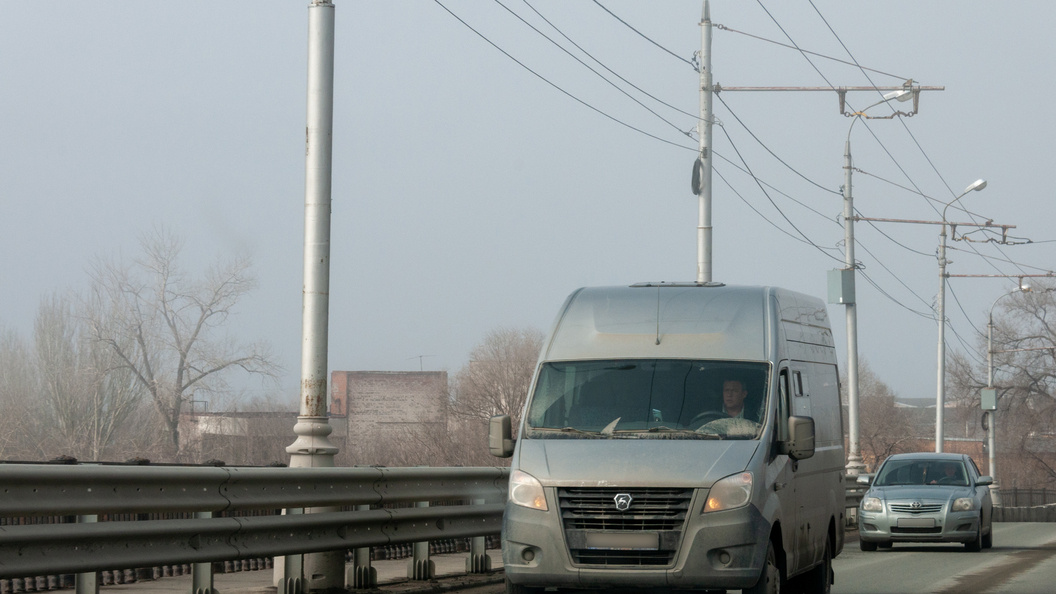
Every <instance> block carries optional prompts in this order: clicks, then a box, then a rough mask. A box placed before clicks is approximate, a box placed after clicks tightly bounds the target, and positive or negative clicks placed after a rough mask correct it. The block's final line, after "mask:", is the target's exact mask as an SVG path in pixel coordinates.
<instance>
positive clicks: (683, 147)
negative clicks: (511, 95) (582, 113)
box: [433, 0, 697, 152]
mask: <svg viewBox="0 0 1056 594" xmlns="http://www.w3.org/2000/svg"><path fill="white" fill-rule="evenodd" d="M433 2H435V3H436V4H437V5H438V6H439V7H440V8H442V9H444V11H445V12H447V14H449V15H451V16H452V17H454V18H455V20H457V21H458V22H460V23H462V24H463V25H464V26H465V27H466V28H467V29H469V30H470V31H472V32H474V33H476V34H477V36H478V37H480V38H481V39H483V40H484V41H485V42H487V43H488V45H490V46H491V47H493V48H495V49H497V50H499V51H500V52H502V54H503V55H504V56H506V57H507V58H509V59H511V60H513V61H514V62H515V63H516V64H517V65H518V66H520V67H521V68H524V69H525V70H527V71H528V72H530V73H531V74H533V75H534V76H535V77H536V78H538V79H539V80H541V81H543V82H545V83H546V84H548V85H550V86H551V87H553V88H554V89H556V90H557V91H559V92H560V93H561V94H563V95H565V96H567V97H568V98H569V99H572V100H573V101H575V102H576V103H579V104H580V105H582V106H584V107H586V108H588V109H590V110H591V111H594V112H596V113H598V114H599V115H602V116H604V117H605V118H608V119H609V120H612V121H613V122H616V123H617V124H619V125H621V126H624V127H626V128H629V129H631V130H634V131H635V132H638V133H639V134H642V135H645V136H648V137H649V138H652V139H653V140H658V141H660V142H662V143H664V144H669V145H671V146H675V147H678V148H681V149H686V150H690V151H693V152H697V149H696V147H687V146H685V145H681V144H678V143H677V142H672V141H670V140H667V139H665V138H660V137H659V136H657V135H655V134H651V133H649V132H646V131H645V130H642V129H641V128H638V127H635V126H632V125H631V124H628V123H627V122H624V121H622V120H620V119H619V118H617V117H615V116H611V115H609V114H607V113H605V112H604V111H602V110H600V109H598V108H597V107H594V106H593V105H591V104H590V103H587V102H586V101H584V100H582V99H580V98H579V97H576V96H575V95H573V94H572V93H570V92H568V91H566V90H564V89H563V88H561V87H560V86H558V85H557V84H556V83H553V82H551V81H550V80H549V79H547V78H546V77H545V76H543V75H542V74H539V73H538V72H536V71H535V70H533V69H532V68H530V67H529V66H528V65H526V64H525V63H524V62H521V61H520V60H518V59H517V58H515V57H513V55H511V54H510V53H509V52H507V51H506V50H504V49H502V48H501V47H499V45H498V44H496V43H495V42H493V41H492V40H490V39H488V37H487V36H485V35H484V34H483V33H481V32H480V31H478V30H476V29H475V28H473V26H472V25H470V24H469V23H467V22H466V21H465V20H463V19H462V18H461V17H459V16H458V15H457V14H455V13H454V12H452V11H451V9H449V8H448V7H446V6H444V4H443V3H442V2H440V0H433Z"/></svg>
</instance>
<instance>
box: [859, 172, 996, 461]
mask: <svg viewBox="0 0 1056 594" xmlns="http://www.w3.org/2000/svg"><path fill="white" fill-rule="evenodd" d="M985 186H986V183H985V182H984V181H983V180H978V181H976V182H975V183H973V184H972V185H970V186H968V188H966V189H965V191H964V193H962V194H961V195H959V196H957V198H954V199H953V200H951V201H950V202H948V203H947V205H946V206H947V208H948V207H949V205H950V204H953V203H954V202H956V201H957V200H959V199H960V198H961V197H963V196H964V195H965V194H967V193H968V192H971V191H975V190H981V189H983V188H984V187H985ZM854 219H855V220H856V221H872V222H877V223H911V224H916V225H942V232H941V233H940V235H939V254H938V255H939V294H938V300H937V303H936V305H937V308H938V312H937V317H938V322H939V341H938V342H939V345H938V363H937V367H938V369H937V373H936V375H937V380H936V387H937V389H936V396H935V451H936V452H940V453H941V452H942V451H943V442H944V441H945V435H944V427H943V423H944V421H945V418H944V417H945V415H944V414H943V413H944V412H945V411H944V408H945V405H946V368H945V361H946V332H945V331H946V304H945V300H946V279H947V278H949V277H951V276H958V275H951V274H947V273H946V265H947V264H949V261H948V260H947V259H946V226H947V225H949V227H950V229H952V230H953V232H954V238H953V239H954V241H956V240H957V236H956V229H957V227H958V226H960V227H978V228H986V229H993V228H1000V229H1001V244H1005V243H1007V237H1008V230H1009V229H1015V228H1016V226H1015V225H1002V224H995V223H994V222H993V221H986V222H984V223H953V222H950V221H947V220H946V212H945V209H944V210H943V213H942V220H941V221H921V220H909V219H882V218H873V217H854Z"/></svg>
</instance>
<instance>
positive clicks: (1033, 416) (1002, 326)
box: [947, 283, 1056, 487]
mask: <svg viewBox="0 0 1056 594" xmlns="http://www.w3.org/2000/svg"><path fill="white" fill-rule="evenodd" d="M1053 290H1054V284H1053V283H1040V284H1039V285H1038V286H1036V287H1035V288H1034V290H1033V291H1031V292H1023V293H1016V294H1014V295H1012V296H1010V297H1009V298H1008V299H1005V300H1002V301H1001V308H1000V309H998V310H995V312H994V330H993V345H992V348H993V351H994V353H993V372H994V388H995V389H996V391H997V395H998V401H997V417H998V419H999V424H998V431H997V442H998V443H997V466H998V469H999V473H1000V482H1001V484H1002V486H1012V485H1018V486H1020V487H1045V486H1052V484H1053V483H1056V471H1054V468H1056V457H1054V456H1053V454H1051V453H1050V452H1051V451H1052V450H1053V447H1054V445H1056V293H1054V292H1053ZM979 344H980V347H981V348H980V349H979V350H980V351H981V352H982V353H984V357H985V353H986V352H987V350H988V345H987V340H986V336H985V335H984V336H980V337H979ZM987 367H988V366H987V363H986V361H985V358H984V359H983V360H981V361H976V362H973V361H971V360H970V359H969V358H968V357H967V356H966V355H964V354H963V353H956V354H955V355H954V356H953V357H952V358H951V360H950V363H948V365H947V376H948V377H950V378H951V383H950V388H951V389H950V392H951V393H952V394H953V395H954V396H953V397H954V399H955V400H957V401H960V402H964V403H965V406H966V407H970V408H972V409H973V410H978V409H979V390H980V389H981V388H983V387H985V386H986V385H987V379H988V369H987Z"/></svg>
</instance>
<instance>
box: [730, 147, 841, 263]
mask: <svg viewBox="0 0 1056 594" xmlns="http://www.w3.org/2000/svg"><path fill="white" fill-rule="evenodd" d="M719 128H720V129H721V130H722V132H723V134H725V135H726V140H728V141H730V146H731V147H733V150H734V152H736V153H737V157H738V158H739V159H740V160H741V163H742V164H743V165H744V167H745V169H747V171H748V175H750V176H751V177H752V179H753V180H754V181H755V183H756V185H757V186H758V187H759V190H760V191H761V192H762V193H763V195H764V196H766V199H767V200H769V201H770V204H771V205H772V206H773V207H774V209H776V210H777V213H778V214H780V215H781V218H783V219H785V222H786V223H788V224H789V226H791V227H792V228H793V229H795V230H796V233H798V234H799V235H800V237H802V238H803V239H804V240H805V241H806V242H807V243H808V244H810V245H811V246H813V247H814V248H815V249H817V250H818V251H819V252H821V253H822V254H824V255H825V256H827V257H829V258H832V259H833V260H836V261H837V262H839V261H840V259H839V258H837V257H835V256H833V255H832V254H830V253H828V252H827V251H825V250H826V248H823V247H821V246H819V245H818V244H816V243H814V242H813V241H811V239H810V238H809V237H807V235H806V234H805V233H803V231H802V230H800V229H799V227H797V226H796V224H795V223H793V222H792V220H791V219H789V218H788V216H787V215H786V214H785V213H784V211H783V210H781V207H779V206H778V205H777V203H776V202H774V199H773V198H771V197H770V194H769V193H768V192H767V191H766V188H765V187H763V184H762V183H761V182H760V180H759V178H757V177H756V176H755V174H754V173H753V172H752V170H751V167H749V166H748V163H747V162H746V161H745V160H744V156H743V155H742V154H741V152H740V151H739V150H737V145H736V144H735V143H734V142H733V138H731V137H730V133H729V132H727V131H726V127H725V126H719ZM756 212H758V211H756Z"/></svg>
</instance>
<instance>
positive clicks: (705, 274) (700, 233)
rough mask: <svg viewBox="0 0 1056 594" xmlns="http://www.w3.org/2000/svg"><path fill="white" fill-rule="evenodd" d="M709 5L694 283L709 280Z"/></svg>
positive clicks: (704, 18) (703, 23) (703, 20)
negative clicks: (695, 280)
mask: <svg viewBox="0 0 1056 594" xmlns="http://www.w3.org/2000/svg"><path fill="white" fill-rule="evenodd" d="M711 93H712V88H711V7H710V5H709V3H708V0H704V9H703V13H702V14H701V17H700V121H699V122H697V135H698V136H699V137H700V154H699V155H698V156H697V162H696V163H695V164H694V166H693V193H694V194H696V195H697V196H698V197H699V199H698V202H699V205H698V214H697V283H699V284H705V283H710V282H711V165H712V160H711V153H712V150H711V126H712V104H711V102H712V95H711Z"/></svg>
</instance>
